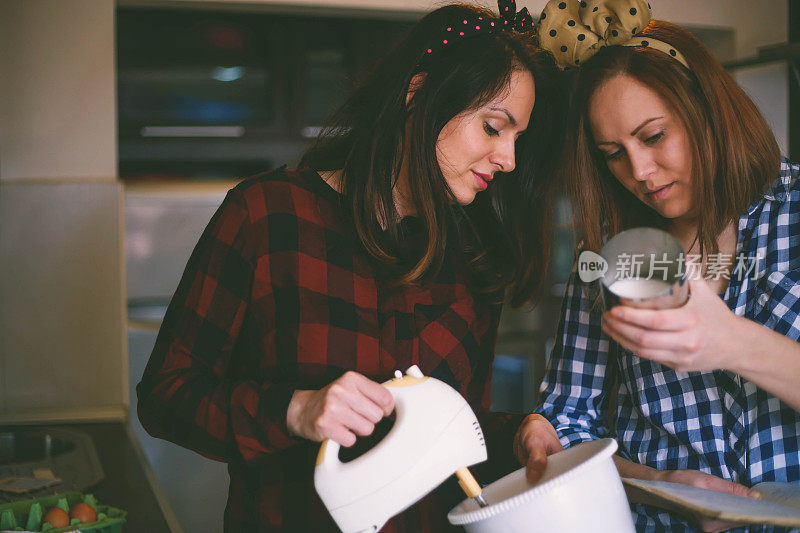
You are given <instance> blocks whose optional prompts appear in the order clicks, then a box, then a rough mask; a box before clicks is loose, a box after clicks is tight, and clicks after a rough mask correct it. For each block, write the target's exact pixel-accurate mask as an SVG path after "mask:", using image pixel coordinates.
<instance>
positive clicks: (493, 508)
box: [447, 438, 617, 526]
mask: <svg viewBox="0 0 800 533" xmlns="http://www.w3.org/2000/svg"><path fill="white" fill-rule="evenodd" d="M581 445H585V446H596V447H597V448H598V449H597V450H596V451H595V452H594V454H593V455H592V456H591V457H589V459H587V460H586V461H584V462H583V463H580V464H578V465H576V466H574V467H572V468H570V469H569V470H567V471H565V472H562V473H561V474H559V475H557V476H556V477H554V478H553V479H550V480H548V481H547V482H545V483H543V484H541V485H534V486H533V487H531V488H530V489H528V490H526V491H524V492H522V493H520V494H517V495H516V496H514V497H512V498H507V499H505V500H503V501H501V502H497V503H493V504H490V505H488V506H486V507H481V508H479V509H476V510H474V511H469V512H459V511H456V509H457V508H458V507H459V506H460V505H462V504H463V503H464V501H467V500H464V501H462V502H461V503H459V504H458V505H456V506H455V507H453V508H452V509H451V510H450V512H449V513H447V519H448V520H449V521H450V523H451V524H453V525H455V526H461V525H465V524H472V523H474V522H479V521H481V520H486V519H487V518H491V517H493V516H497V515H499V514H502V513H505V512H507V511H509V510H511V509H513V508H515V507H519V506H521V505H522V504H524V503H526V502H528V501H530V500H532V499H533V498H537V497H539V496H542V495H543V494H546V493H548V492H550V491H552V490H553V489H555V488H557V487H560V486H562V485H564V484H566V483H569V482H570V481H572V480H573V479H574V478H575V477H577V476H579V475H581V474H582V473H583V472H584V471H585V470H588V469H590V468H592V467H593V466H594V465H595V464H596V463H599V462H601V461H603V460H605V459H607V458H608V457H611V456H612V455H613V454H614V452H616V451H617V441H616V440H614V439H612V438H602V439H594V440H590V441H584V442H581V443H578V444H575V445H573V446H570V447H569V448H567V449H565V450H564V451H565V452H566V451H567V450H572V449H575V448H576V447H578V446H581ZM559 453H562V452H559ZM524 469H525V467H524V466H523V467H522V468H521V469H518V470H515V471H514V472H511V473H510V474H507V475H505V476H503V477H501V478H500V479H498V480H497V481H500V480H502V479H505V478H506V477H508V476H511V475H514V474H515V473H516V472H519V471H520V470H524ZM497 481H495V482H494V483H497Z"/></svg>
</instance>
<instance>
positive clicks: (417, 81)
mask: <svg viewBox="0 0 800 533" xmlns="http://www.w3.org/2000/svg"><path fill="white" fill-rule="evenodd" d="M427 75H428V74H427V73H425V72H418V73H416V74H414V77H413V78H411V82H410V83H409V84H408V91H407V92H406V108H407V109H409V110H411V106H410V103H411V99H412V98H414V94H416V92H417V90H419V88H420V87H422V84H423V83H425V76H427Z"/></svg>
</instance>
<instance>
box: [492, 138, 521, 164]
mask: <svg viewBox="0 0 800 533" xmlns="http://www.w3.org/2000/svg"><path fill="white" fill-rule="evenodd" d="M514 141H515V139H514V138H513V137H510V140H507V141H504V142H502V143H501V144H500V145H499V146H497V147H496V149H495V150H494V152H492V155H491V157H490V158H489V160H490V161H491V163H492V164H493V165H497V166H498V167H499V168H498V170H499V171H500V172H511V171H512V170H514V168H515V167H516V159H515V156H514Z"/></svg>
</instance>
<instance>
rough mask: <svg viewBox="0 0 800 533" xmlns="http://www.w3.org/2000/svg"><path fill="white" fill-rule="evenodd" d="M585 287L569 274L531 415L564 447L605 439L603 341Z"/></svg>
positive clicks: (606, 356) (606, 357)
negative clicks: (550, 427)
mask: <svg viewBox="0 0 800 533" xmlns="http://www.w3.org/2000/svg"><path fill="white" fill-rule="evenodd" d="M588 288H589V287H587V285H586V284H584V283H583V282H582V281H580V280H579V279H578V277H577V270H573V272H572V275H571V276H570V278H569V281H568V283H567V289H566V293H565V296H564V302H563V304H562V309H561V319H560V321H559V326H558V333H557V336H556V344H555V346H554V348H553V353H552V355H551V357H550V363H549V367H548V370H547V373H546V375H545V378H544V380H543V381H542V386H541V392H542V404H541V405H540V406H539V408H537V410H536V412H537V413H540V414H541V415H542V416H544V417H545V418H547V419H548V420H549V421H550V423H551V424H553V427H554V428H555V429H556V431H557V432H558V436H559V439H560V440H561V444H562V446H564V447H565V448H567V447H569V446H572V445H573V444H578V443H580V442H584V441H589V440H595V439H599V438H603V437H607V436H609V430H608V427H607V426H608V425H607V423H606V407H607V403H608V394H607V386H608V383H607V382H608V381H609V378H608V376H609V372H608V370H609V340H608V337H607V336H605V334H604V333H603V332H602V330H601V329H600V324H601V316H602V309H601V308H600V306H599V303H598V304H596V300H597V298H598V297H596V296H595V295H596V294H598V293H597V291H596V290H587V289H588Z"/></svg>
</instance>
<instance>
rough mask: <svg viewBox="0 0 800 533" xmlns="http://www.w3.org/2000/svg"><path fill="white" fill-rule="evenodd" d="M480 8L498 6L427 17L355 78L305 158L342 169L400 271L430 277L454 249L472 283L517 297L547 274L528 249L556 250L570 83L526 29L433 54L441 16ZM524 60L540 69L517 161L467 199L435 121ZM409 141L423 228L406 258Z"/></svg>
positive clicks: (362, 215) (478, 99) (371, 235)
mask: <svg viewBox="0 0 800 533" xmlns="http://www.w3.org/2000/svg"><path fill="white" fill-rule="evenodd" d="M478 15H479V16H483V17H485V18H486V19H487V20H489V19H494V18H495V17H496V16H495V15H493V14H492V13H491V12H490V11H488V10H485V9H483V8H479V7H476V6H471V5H466V4H454V5H449V6H445V7H442V8H440V9H437V10H435V11H433V12H431V13H430V14H428V15H426V16H425V17H423V18H422V20H420V22H419V23H418V24H417V25H416V26H414V28H412V29H411V31H410V33H409V34H408V35H407V36H406V37H405V38H404V39H403V40H402V41H401V42H400V43H399V44H398V45H397V46H396V47H395V48H394V49H393V50H392V51H391V52H390V53H389V54H388V55H387V56H385V57H384V58H383V59H382V60H381V61H379V63H378V64H377V65H376V66H375V67H374V68H373V69H371V70H370V72H369V73H368V74H367V77H366V79H364V80H363V81H362V82H361V83H360V84H359V85H358V86H357V87H356V88H355V90H354V91H353V93H352V94H351V95H350V96H349V98H348V99H347V100H346V101H345V103H344V105H343V106H342V107H341V108H340V109H339V110H338V111H337V112H336V113H335V114H334V115H333V116H332V118H331V119H330V120H329V123H328V125H327V127H326V128H325V130H324V131H323V133H322V134H321V136H320V137H319V139H318V140H317V143H316V144H315V145H314V146H313V147H312V148H311V149H310V151H309V152H307V153H306V154H305V155H304V157H303V160H302V161H301V165H307V166H310V167H312V168H315V169H317V170H337V169H342V194H343V196H344V198H345V204H346V206H347V210H348V211H349V213H350V216H351V217H352V221H353V226H354V230H355V233H356V237H357V239H358V240H359V241H360V242H361V243H362V245H363V247H364V249H365V250H366V252H367V253H368V254H369V255H370V256H371V257H372V258H373V259H374V260H375V261H377V262H378V263H379V264H381V265H382V266H385V267H387V268H389V269H390V272H392V274H393V277H395V279H396V280H397V281H398V282H399V283H401V284H419V283H423V282H424V281H425V280H427V279H430V278H432V277H434V276H435V275H436V274H437V272H439V270H440V268H441V266H442V264H443V262H444V259H445V257H446V256H448V255H449V254H451V253H452V252H453V250H457V251H458V252H457V253H460V254H462V255H463V256H465V258H466V260H467V263H468V264H469V266H470V271H471V273H472V274H473V281H475V283H476V287H478V288H480V289H482V290H485V291H486V292H491V293H493V294H496V293H498V291H500V290H502V289H504V288H510V292H511V302H512V304H514V305H517V304H521V303H523V302H525V301H526V300H528V299H529V298H530V297H531V296H532V295H533V293H534V292H536V290H537V289H538V288H539V287H540V286H541V283H542V279H543V276H544V270H545V269H544V265H545V264H546V263H545V262H544V261H534V260H532V257H535V256H536V255H538V254H542V253H544V254H546V253H548V250H549V242H550V230H549V227H550V225H549V220H548V216H547V214H546V212H547V210H548V209H549V205H550V202H549V201H548V200H547V198H548V192H549V188H550V185H551V184H552V176H551V172H552V167H551V165H553V163H554V159H555V158H554V157H553V156H552V154H553V153H555V152H556V151H557V150H558V143H559V142H560V141H561V140H562V135H560V128H561V126H562V125H563V105H560V102H561V100H562V98H563V96H562V95H563V91H562V90H561V88H560V87H561V85H560V76H559V74H558V70H557V68H556V67H555V63H554V61H553V59H552V56H551V55H550V54H549V52H545V51H543V50H541V49H540V48H538V47H537V46H536V41H535V37H533V36H532V35H530V34H525V33H517V32H516V31H511V30H508V31H498V32H494V33H484V34H480V35H474V36H471V37H469V38H465V39H462V40H461V41H459V42H457V43H452V44H451V45H448V47H445V48H441V49H439V50H437V51H436V52H435V53H433V54H426V50H427V49H428V48H431V47H432V43H434V42H435V41H434V40H435V39H441V33H442V32H443V31H444V28H446V27H448V26H451V25H452V26H455V24H454V21H455V22H460V21H461V20H466V19H467V18H470V19H472V18H473V17H474V16H478ZM517 70H527V71H530V73H531V74H532V75H533V79H534V84H535V91H536V102H535V105H534V110H533V113H532V115H531V118H530V122H529V127H528V129H527V131H526V133H524V134H523V135H521V136H520V137H519V139H518V140H517V143H516V155H517V165H516V168H515V169H514V171H513V172H509V173H506V174H504V175H502V176H498V179H496V180H495V181H494V182H493V183H492V185H491V187H490V188H489V191H487V192H486V193H482V194H479V195H478V197H477V198H476V200H475V201H474V202H473V203H472V204H470V205H469V206H466V207H464V208H462V207H461V206H459V205H458V204H457V203H456V202H455V199H454V197H453V194H452V192H451V191H450V189H449V187H448V186H447V182H446V181H445V179H444V176H443V174H442V172H441V169H440V168H439V164H438V162H437V157H436V142H437V139H438V136H439V133H440V132H441V130H442V128H443V127H444V126H445V124H447V122H449V121H450V120H452V119H453V118H454V117H455V116H457V115H458V114H460V113H462V112H464V111H467V110H474V109H477V108H479V107H480V106H482V105H484V104H485V103H487V102H489V101H490V100H491V99H492V98H494V97H496V96H497V95H499V94H502V92H503V91H505V90H508V86H509V80H510V78H511V75H512V73H513V72H514V71H517ZM418 73H424V81H423V82H422V84H421V87H419V88H416V90H415V91H414V95H413V100H412V104H413V105H411V106H407V105H406V94H407V91H408V89H409V84H410V83H411V80H412V78H413V77H414V76H415V75H416V74H418ZM407 125H408V129H409V132H410V133H409V134H408V135H406V127H407ZM404 153H408V175H409V190H410V193H411V197H412V198H411V199H412V202H413V207H414V208H415V210H416V213H417V217H418V218H419V220H420V221H421V223H422V224H423V227H424V235H425V242H424V244H423V245H422V250H421V252H420V253H419V255H418V257H417V258H416V259H414V260H413V261H411V262H410V264H408V263H406V264H403V263H402V262H400V261H399V255H400V252H399V250H401V249H402V241H403V235H402V234H401V233H402V225H401V224H400V220H399V217H398V215H397V212H396V208H395V203H394V196H393V190H394V187H395V184H396V183H397V179H398V174H399V170H400V165H401V163H402V158H403V154H404Z"/></svg>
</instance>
